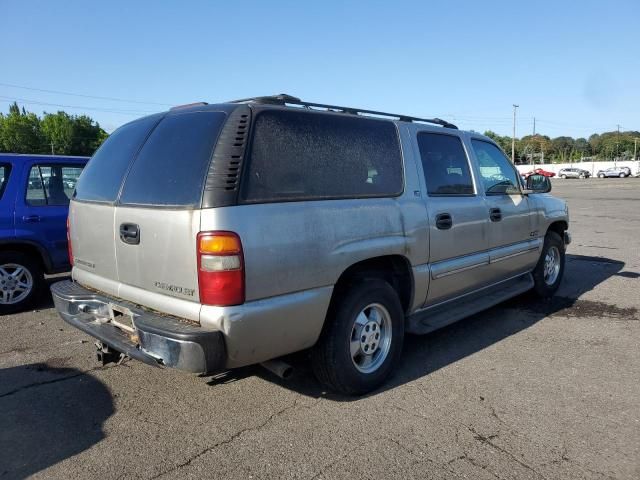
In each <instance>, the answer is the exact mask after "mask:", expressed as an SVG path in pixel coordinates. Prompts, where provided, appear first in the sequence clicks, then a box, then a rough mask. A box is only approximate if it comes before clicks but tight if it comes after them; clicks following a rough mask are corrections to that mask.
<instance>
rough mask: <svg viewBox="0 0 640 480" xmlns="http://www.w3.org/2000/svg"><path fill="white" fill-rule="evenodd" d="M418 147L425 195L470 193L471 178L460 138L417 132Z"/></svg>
mask: <svg viewBox="0 0 640 480" xmlns="http://www.w3.org/2000/svg"><path fill="white" fill-rule="evenodd" d="M418 147H419V148H420V158H421V159H422V169H423V170H424V178H425V181H426V183H427V193H428V194H429V195H473V193H474V191H473V181H472V180H471V171H470V169H469V162H468V161H467V155H466V154H465V152H464V148H463V147H462V141H461V140H460V138H458V137H456V136H454V135H446V134H440V133H425V132H421V133H418Z"/></svg>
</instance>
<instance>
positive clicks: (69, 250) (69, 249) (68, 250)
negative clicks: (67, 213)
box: [67, 217, 73, 267]
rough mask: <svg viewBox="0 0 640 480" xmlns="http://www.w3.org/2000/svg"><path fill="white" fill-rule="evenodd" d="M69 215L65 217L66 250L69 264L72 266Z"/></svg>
mask: <svg viewBox="0 0 640 480" xmlns="http://www.w3.org/2000/svg"><path fill="white" fill-rule="evenodd" d="M70 228H71V227H70V226H69V217H67V252H68V253H69V265H71V266H72V267H73V249H72V248H71V230H70Z"/></svg>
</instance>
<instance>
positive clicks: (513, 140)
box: [511, 103, 520, 164]
mask: <svg viewBox="0 0 640 480" xmlns="http://www.w3.org/2000/svg"><path fill="white" fill-rule="evenodd" d="M519 106H520V105H516V104H515V103H514V104H513V137H512V138H511V163H513V164H515V163H516V108H518V107H519Z"/></svg>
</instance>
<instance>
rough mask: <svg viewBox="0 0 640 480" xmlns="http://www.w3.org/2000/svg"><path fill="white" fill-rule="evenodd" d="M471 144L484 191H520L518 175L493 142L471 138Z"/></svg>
mask: <svg viewBox="0 0 640 480" xmlns="http://www.w3.org/2000/svg"><path fill="white" fill-rule="evenodd" d="M471 144H472V145H473V151H474V152H475V154H476V158H477V159H478V165H479V167H480V178H481V179H482V183H483V184H484V191H485V193H487V194H489V195H491V194H511V193H520V189H519V188H518V175H517V173H516V171H515V170H514V168H513V166H512V165H511V162H510V161H509V160H508V159H507V157H505V156H504V154H503V153H502V151H501V150H500V149H499V148H498V147H496V146H495V145H494V144H492V143H488V142H483V141H482V140H471Z"/></svg>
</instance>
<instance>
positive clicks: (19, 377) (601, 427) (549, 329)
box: [0, 178, 640, 480]
mask: <svg viewBox="0 0 640 480" xmlns="http://www.w3.org/2000/svg"><path fill="white" fill-rule="evenodd" d="M552 193H554V194H555V195H557V196H560V197H563V198H566V199H567V200H568V202H569V206H570V215H571V233H572V235H573V243H572V245H570V247H569V250H568V256H567V268H566V276H565V278H564V282H563V285H562V287H561V289H560V291H559V292H558V295H557V296H556V297H555V298H554V299H553V300H551V301H549V302H540V301H538V300H536V299H535V298H533V297H532V296H531V295H524V296H520V297H518V298H515V299H512V300H510V301H508V302H506V303H504V304H502V305H499V306H497V307H495V308H492V309H490V310H488V311H486V312H483V313H481V314H479V315H474V316H473V317H470V318H468V319H466V320H463V321H461V322H459V323H457V324H455V325H452V326H450V327H447V328H445V329H443V330H440V331H438V332H435V333H433V334H430V335H427V336H422V337H418V336H410V337H408V338H407V341H406V343H405V351H404V353H403V357H402V363H401V365H400V368H399V370H398V372H397V374H396V375H395V376H394V377H393V378H392V379H391V381H389V382H388V383H387V384H386V385H385V386H384V387H383V388H381V389H380V390H378V391H376V392H374V393H372V394H370V395H368V396H366V397H362V398H346V397H339V396H336V395H333V394H330V393H327V392H325V391H324V390H323V389H322V387H321V386H320V385H319V384H318V383H317V382H316V380H315V379H314V377H313V375H312V374H311V371H310V367H309V363H308V360H307V358H306V355H305V354H304V353H302V354H298V355H294V356H293V357H292V358H291V359H290V360H291V362H292V363H293V364H294V366H295V367H296V373H295V375H294V377H293V378H292V379H291V380H288V381H282V380H280V379H278V378H277V377H275V376H273V375H272V374H271V373H269V372H267V371H266V370H263V369H262V368H260V367H250V368H244V369H240V370H236V371H231V372H227V373H225V374H221V375H218V376H216V377H210V376H208V377H198V376H193V375H189V374H185V373H181V372H177V371H171V370H161V369H156V368H153V367H149V366H146V365H143V364H141V363H138V362H134V361H128V362H125V363H123V364H121V365H118V366H113V365H108V366H105V367H102V366H100V365H98V363H97V362H96V360H95V353H94V352H95V348H94V346H93V341H92V340H91V339H90V338H89V337H88V336H86V335H84V334H83V333H81V332H79V331H77V330H74V329H73V328H71V327H70V326H68V325H67V324H65V323H64V322H63V321H62V320H61V319H60V318H59V317H58V316H57V314H56V313H55V310H54V309H53V308H52V306H51V300H50V298H49V299H45V300H44V301H43V304H42V305H41V306H40V308H39V309H38V310H36V311H30V312H24V313H20V314H15V315H9V316H5V317H0V478H1V479H2V480H4V479H13V478H25V477H28V476H31V475H33V476H34V477H35V478H61V479H72V478H98V477H100V478H109V479H118V478H143V479H155V478H163V479H171V478H225V479H227V478H231V479H235V478H243V479H250V478H266V479H273V478H296V479H319V478H345V479H347V478H348V479H353V478H367V479H369V478H370V479H377V480H379V479H383V478H416V479H428V478H471V479H485V478H486V479H494V478H500V479H510V478H523V479H529V478H530V479H557V478H563V479H584V478H588V479H603V478H604V479H608V478H617V479H618V478H619V479H637V478H640V312H639V311H638V309H639V308H640V294H639V293H638V287H639V285H640V280H639V277H640V241H639V239H638V237H639V236H640V235H639V234H640V179H631V178H630V179H607V180H600V179H588V180H554V181H553V192H552ZM58 279H59V278H58ZM53 280H56V279H53ZM53 280H52V281H53Z"/></svg>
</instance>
